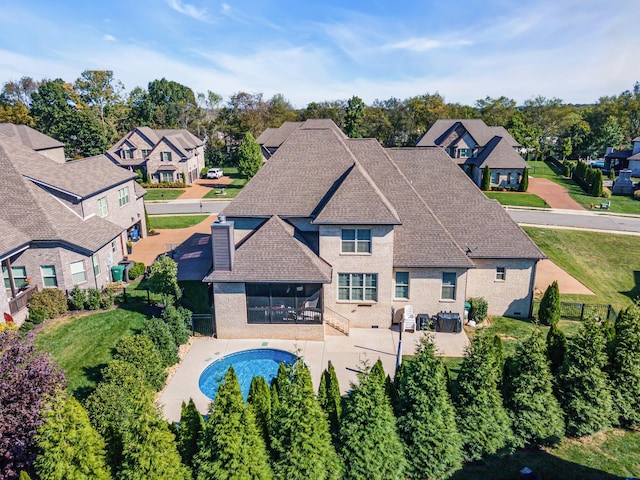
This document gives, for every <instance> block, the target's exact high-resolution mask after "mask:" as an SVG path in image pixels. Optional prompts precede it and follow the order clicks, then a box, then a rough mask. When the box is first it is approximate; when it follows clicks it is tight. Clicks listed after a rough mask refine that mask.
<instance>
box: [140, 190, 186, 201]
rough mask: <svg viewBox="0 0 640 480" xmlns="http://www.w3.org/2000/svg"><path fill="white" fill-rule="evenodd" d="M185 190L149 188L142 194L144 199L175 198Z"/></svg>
mask: <svg viewBox="0 0 640 480" xmlns="http://www.w3.org/2000/svg"><path fill="white" fill-rule="evenodd" d="M185 191H186V190H181V189H178V188H150V189H149V190H147V193H146V195H145V196H144V199H145V200H175V199H176V198H178V197H179V196H180V195H182V194H183V193H184V192H185Z"/></svg>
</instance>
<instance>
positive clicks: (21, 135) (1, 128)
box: [0, 123, 65, 163]
mask: <svg viewBox="0 0 640 480" xmlns="http://www.w3.org/2000/svg"><path fill="white" fill-rule="evenodd" d="M0 134H3V135H6V136H7V137H13V138H15V139H16V140H18V141H19V142H21V143H22V144H23V145H26V146H27V147H29V148H31V149H32V150H35V151H36V152H38V153H39V154H41V155H44V156H45V157H49V158H50V159H51V160H54V161H55V162H57V163H64V162H65V156H64V143H62V142H59V141H58V140H55V139H53V138H51V137H48V136H47V135H45V134H44V133H40V132H39V131H37V130H34V129H33V128H31V127H29V126H27V125H14V124H13V123H0Z"/></svg>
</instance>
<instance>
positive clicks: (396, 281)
mask: <svg viewBox="0 0 640 480" xmlns="http://www.w3.org/2000/svg"><path fill="white" fill-rule="evenodd" d="M399 273H406V274H407V283H406V285H405V284H403V283H400V284H399V283H398V274H399ZM393 280H394V285H393V298H394V300H409V295H411V285H410V283H411V275H410V274H409V272H407V271H404V270H401V271H397V272H396V273H395V274H394V276H393ZM399 286H400V287H407V296H406V297H398V296H397V295H396V294H397V287H399Z"/></svg>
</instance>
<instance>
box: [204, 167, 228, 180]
mask: <svg viewBox="0 0 640 480" xmlns="http://www.w3.org/2000/svg"><path fill="white" fill-rule="evenodd" d="M223 175H224V172H223V171H222V169H221V168H210V169H209V170H207V178H220V177H222V176H223Z"/></svg>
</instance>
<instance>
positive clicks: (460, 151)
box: [458, 148, 471, 158]
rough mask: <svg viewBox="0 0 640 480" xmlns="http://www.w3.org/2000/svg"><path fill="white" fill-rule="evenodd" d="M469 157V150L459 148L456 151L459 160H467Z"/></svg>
mask: <svg viewBox="0 0 640 480" xmlns="http://www.w3.org/2000/svg"><path fill="white" fill-rule="evenodd" d="M470 156H471V149H470V148H459V149H458V157H460V158H468V157H470Z"/></svg>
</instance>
